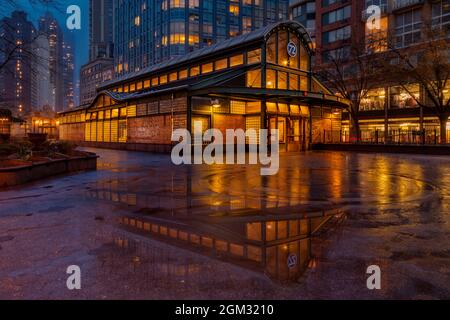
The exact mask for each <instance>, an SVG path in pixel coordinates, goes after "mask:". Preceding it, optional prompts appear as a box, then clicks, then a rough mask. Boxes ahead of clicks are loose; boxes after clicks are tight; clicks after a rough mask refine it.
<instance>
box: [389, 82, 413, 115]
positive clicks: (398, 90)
mask: <svg viewBox="0 0 450 320" xmlns="http://www.w3.org/2000/svg"><path fill="white" fill-rule="evenodd" d="M406 89H407V90H405V88H403V87H401V86H396V87H391V90H390V94H391V95H390V100H391V108H394V109H397V108H398V109H403V108H415V107H418V103H417V100H419V99H420V87H419V85H418V84H411V85H408V86H406Z"/></svg>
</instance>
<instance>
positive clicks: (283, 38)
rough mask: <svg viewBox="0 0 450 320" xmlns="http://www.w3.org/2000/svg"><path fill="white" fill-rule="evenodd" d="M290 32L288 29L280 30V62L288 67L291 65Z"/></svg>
mask: <svg viewBox="0 0 450 320" xmlns="http://www.w3.org/2000/svg"><path fill="white" fill-rule="evenodd" d="M287 45H288V33H287V31H279V32H278V48H279V49H278V64H279V65H282V66H285V67H287V66H288V65H289V55H288V52H287Z"/></svg>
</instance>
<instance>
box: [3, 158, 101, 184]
mask: <svg viewBox="0 0 450 320" xmlns="http://www.w3.org/2000/svg"><path fill="white" fill-rule="evenodd" d="M97 158H98V156H97V155H96V154H94V153H86V155H85V156H77V157H72V158H68V159H58V160H49V161H46V162H39V163H33V164H24V165H22V166H21V165H20V164H19V165H16V166H12V167H7V168H0V188H6V187H11V186H16V185H20V184H24V183H27V182H30V181H34V180H39V179H43V178H46V177H50V176H54V175H58V174H63V173H70V172H78V171H85V170H96V169H97Z"/></svg>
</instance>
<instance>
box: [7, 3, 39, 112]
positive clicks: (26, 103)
mask: <svg viewBox="0 0 450 320" xmlns="http://www.w3.org/2000/svg"><path fill="white" fill-rule="evenodd" d="M36 36H37V33H36V29H35V28H34V26H33V24H32V23H31V22H30V21H29V20H28V18H27V14H26V13H25V12H23V11H14V12H13V13H12V14H11V17H5V18H3V19H1V20H0V48H1V50H0V66H1V67H0V105H1V107H2V108H7V109H9V110H11V112H12V113H13V114H14V115H16V116H23V115H25V114H26V113H28V112H30V111H31V110H32V108H33V105H34V104H35V99H36V94H35V88H33V81H32V79H33V72H34V69H33V59H32V56H33V55H32V53H31V52H32V50H33V49H32V43H33V42H34V39H35V38H36Z"/></svg>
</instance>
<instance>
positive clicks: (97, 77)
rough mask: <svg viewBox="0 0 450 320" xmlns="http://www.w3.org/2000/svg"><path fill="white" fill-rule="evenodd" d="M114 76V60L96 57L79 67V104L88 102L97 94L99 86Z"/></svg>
mask: <svg viewBox="0 0 450 320" xmlns="http://www.w3.org/2000/svg"><path fill="white" fill-rule="evenodd" d="M113 77H114V60H113V59H111V58H96V59H94V60H93V61H91V62H89V63H87V64H85V65H84V66H82V67H81V76H80V79H81V81H80V105H88V104H90V103H91V102H92V101H93V100H94V98H95V97H96V96H97V90H98V88H99V86H100V85H101V84H102V83H103V82H106V81H109V80H112V79H113Z"/></svg>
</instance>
